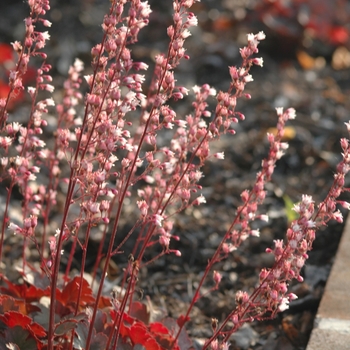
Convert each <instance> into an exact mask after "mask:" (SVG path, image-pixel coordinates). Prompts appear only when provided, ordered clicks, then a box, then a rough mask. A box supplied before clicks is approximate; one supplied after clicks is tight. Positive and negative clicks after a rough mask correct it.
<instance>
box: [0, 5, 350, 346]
mask: <svg viewBox="0 0 350 350" xmlns="http://www.w3.org/2000/svg"><path fill="white" fill-rule="evenodd" d="M150 3H151V5H152V6H154V7H153V9H154V12H153V14H152V17H151V24H150V27H149V30H148V32H147V35H146V33H145V34H141V37H140V41H139V43H138V44H137V45H135V46H134V47H133V54H134V57H135V59H136V60H141V61H146V62H147V63H152V60H153V57H154V55H155V53H156V52H157V51H162V50H165V48H166V45H167V37H166V30H165V28H166V26H167V25H169V23H170V22H169V21H170V19H171V14H170V12H169V9H168V7H170V2H169V4H167V2H157V1H150ZM225 3H226V2H224V1H223V2H220V1H209V0H208V1H202V2H201V3H198V4H196V6H195V8H194V9H193V12H195V13H196V14H197V15H198V18H199V24H200V25H199V26H198V27H197V28H195V29H194V30H193V36H192V37H190V38H189V40H188V41H187V45H186V47H187V48H188V54H189V55H190V56H191V60H189V61H188V62H184V64H183V65H181V66H180V68H179V70H178V73H177V79H178V82H179V83H180V84H183V85H185V86H186V87H191V86H193V85H194V84H203V83H209V84H210V85H212V86H214V87H215V88H216V89H217V90H221V89H222V90H225V89H226V88H227V87H228V85H229V74H228V69H227V67H228V66H232V65H236V64H239V62H240V56H239V47H242V46H244V44H245V40H246V37H245V34H246V33H249V32H252V31H254V32H257V31H260V30H264V31H265V32H267V40H266V42H262V43H261V44H260V48H261V51H260V55H261V56H262V57H263V59H264V67H263V68H260V67H259V68H258V67H256V68H254V69H253V71H252V75H253V77H254V81H253V82H251V83H249V84H248V86H247V92H248V93H250V94H251V95H252V99H251V100H241V101H240V102H239V104H238V108H237V110H239V111H240V112H242V113H244V115H245V117H246V120H245V121H243V122H240V123H239V125H238V127H237V129H236V131H237V134H236V135H235V136H227V137H226V136H224V137H222V139H221V140H220V142H218V143H217V144H216V145H215V146H214V147H217V149H218V150H220V151H224V152H225V160H224V161H219V160H218V161H215V162H211V163H208V164H207V165H206V166H205V169H204V174H205V177H204V179H203V181H202V183H201V185H202V186H203V193H204V194H205V197H206V199H207V204H206V205H205V206H203V207H200V208H198V209H195V210H192V211H190V212H187V213H186V214H187V215H181V216H179V217H178V218H177V221H176V225H175V229H174V233H175V234H177V235H179V236H180V237H181V240H180V241H179V242H176V243H174V245H173V246H172V248H174V249H179V250H180V251H181V253H182V256H181V257H175V256H172V255H169V256H166V257H164V258H162V259H160V260H157V261H156V262H154V263H153V264H150V265H148V266H147V267H145V268H144V269H142V270H141V271H140V276H139V287H140V288H142V289H143V291H144V292H143V295H144V296H149V297H150V299H151V300H152V304H153V305H154V307H155V308H156V309H157V310H158V312H161V311H160V310H163V312H164V314H168V315H170V316H173V317H177V316H178V315H179V314H181V313H183V312H184V311H185V310H186V305H187V304H188V303H189V301H190V299H191V296H192V295H193V291H194V288H195V286H196V285H197V283H198V281H199V278H200V276H201V273H202V272H203V270H204V269H205V266H206V264H207V261H208V259H210V257H211V256H212V254H213V252H214V249H215V248H216V246H217V245H218V243H219V242H220V237H222V235H223V234H224V233H225V230H226V229H227V227H228V226H229V224H230V222H231V220H232V218H233V217H234V215H235V208H236V207H237V206H238V205H239V203H240V197H239V194H240V193H241V192H242V191H243V190H244V189H246V188H250V186H251V185H252V183H253V181H254V179H255V174H256V172H257V171H259V167H260V164H261V160H262V158H263V157H264V156H266V154H267V151H268V144H267V141H266V132H267V131H268V130H270V128H273V127H274V126H275V124H276V122H277V117H276V113H275V107H285V108H288V107H294V108H295V109H296V111H297V119H295V120H294V121H292V122H290V124H289V128H288V135H287V141H288V142H289V149H288V152H287V154H286V155H285V156H284V157H283V158H282V159H281V161H280V162H279V163H278V165H277V167H276V170H275V173H274V176H273V179H272V181H271V183H270V184H269V185H268V188H267V189H268V196H267V199H266V202H265V205H264V207H263V208H262V209H261V213H265V212H266V213H268V214H269V217H270V221H269V222H268V223H267V224H265V225H262V226H260V230H261V235H260V237H259V238H258V237H252V238H250V239H248V240H247V241H246V242H244V244H243V245H242V246H241V248H240V249H239V250H238V251H236V252H234V253H233V254H232V256H231V257H230V258H229V259H228V260H226V261H225V262H223V263H220V264H218V265H217V266H216V267H215V268H216V269H217V270H218V271H220V272H221V273H222V274H223V280H222V282H221V284H220V288H219V290H218V291H216V292H213V293H211V294H210V296H208V297H203V298H202V299H200V300H199V302H198V303H197V305H196V307H195V309H194V311H193V314H192V315H191V323H190V324H189V326H188V327H187V329H188V332H189V334H190V336H191V337H192V339H194V344H195V347H196V348H198V349H200V348H201V344H202V343H203V340H204V339H205V338H207V337H209V336H210V335H211V332H212V331H211V319H212V318H217V319H218V320H219V322H220V320H223V319H224V317H225V315H227V314H228V312H229V311H230V310H232V308H233V307H234V299H235V293H236V291H238V290H247V291H251V290H252V288H254V286H255V284H256V283H257V276H258V274H259V271H260V269H261V268H262V267H269V266H271V265H272V263H273V261H272V260H271V256H270V255H268V254H266V253H265V250H266V248H268V247H271V246H272V245H273V240H274V239H282V238H283V237H284V234H285V232H286V228H287V225H288V218H287V210H286V207H287V205H286V200H287V199H290V200H291V201H292V202H297V201H299V200H300V198H301V195H302V194H310V195H312V196H313V198H314V200H315V201H316V203H318V202H319V201H320V200H322V199H323V198H325V196H326V194H327V191H328V189H329V188H330V185H331V183H332V180H333V174H334V171H335V166H336V164H337V162H338V161H339V159H340V150H341V149H340V146H339V140H340V138H341V137H347V133H346V127H345V126H344V122H347V121H348V119H349V115H348V111H349V110H350V102H349V99H348V98H347V96H348V94H349V90H350V79H349V78H350V70H349V69H348V68H349V67H348V66H344V67H342V68H343V69H335V68H334V67H335V66H334V61H332V58H334V55H333V54H334V50H335V48H334V47H332V46H327V45H326V44H325V45H324V46H325V48H323V52H322V54H321V53H318V52H317V50H313V51H312V52H309V51H307V49H305V48H304V47H303V46H302V41H301V39H300V38H298V36H294V37H292V36H285V37H280V36H278V35H276V34H275V33H273V32H272V31H271V30H269V28H268V27H266V26H264V25H263V24H261V25H259V24H258V23H253V24H252V22H251V21H249V18H248V17H247V21H237V20H235V18H234V17H233V16H232V13H233V12H232V11H234V10H235V9H232V8H229V7H228V6H225ZM168 5H169V6H168ZM0 6H1V7H0V13H1V15H0V16H1V21H0V41H1V42H10V41H13V40H20V38H21V33H22V31H23V21H22V20H23V18H24V17H25V13H26V12H25V11H26V6H25V5H24V4H23V3H22V2H21V1H13V0H12V1H4V0H3V1H2V3H1V5H0ZM107 9H108V1H102V0H95V1H93V0H89V1H86V0H85V1H81V0H71V1H69V0H65V1H63V0H61V1H58V0H56V1H53V2H52V11H51V13H50V14H49V19H50V20H51V21H52V22H53V26H52V28H51V29H50V33H51V36H52V39H51V41H50V45H49V46H48V47H47V53H48V56H49V57H50V60H51V63H52V65H53V67H55V68H54V71H53V75H54V81H56V82H58V83H59V84H60V83H62V81H63V79H64V75H65V74H66V72H67V69H68V67H69V65H70V64H72V62H73V61H74V58H75V57H79V58H81V59H82V60H83V61H84V62H85V63H86V66H87V67H89V63H88V62H89V57H90V48H91V46H92V45H93V44H96V43H97V42H98V41H99V40H100V39H101V36H102V32H101V29H100V23H101V21H102V18H103V14H104V13H105V11H106V10H107ZM236 10H237V9H236ZM269 34H270V37H269ZM276 38H278V40H277V39H276ZM281 42H283V45H281ZM285 47H288V49H285ZM324 51H325V52H324ZM300 52H303V53H304V54H305V55H306V56H305V55H304V56H303V55H300ZM311 54H312V55H311ZM305 57H306V58H305ZM317 58H318V59H317ZM321 58H323V61H322V59H321ZM306 60H308V61H307V63H308V64H309V65H308V66H307V63H306ZM307 67H308V69H305V68H307ZM337 68H338V66H337ZM60 93H61V91H60V90H59V89H58V90H57V92H56V93H55V94H56V96H57V97H58V96H59V95H60ZM190 103H191V100H190V98H188V99H186V100H185V102H184V103H183V105H182V106H180V112H179V113H183V112H184V111H186V110H188V108H189V107H190ZM13 113H15V114H16V113H17V114H21V113H23V110H22V109H21V108H19V109H17V110H14V112H13ZM347 181H348V182H349V180H347ZM3 198H4V197H3V194H2V193H1V192H0V199H1V201H2V200H3ZM19 202H20V201H19V199H18V204H19ZM124 221H125V227H124V228H122V229H125V230H127V228H128V225H130V222H127V220H126V219H125V220H124ZM342 228H343V225H341V224H338V223H333V222H331V223H329V225H328V227H326V228H325V229H324V230H322V231H320V232H318V234H317V239H316V241H315V244H314V247H313V250H312V251H311V252H310V258H309V260H308V262H307V265H306V267H305V269H304V271H303V275H304V278H305V280H304V282H303V283H293V284H291V286H290V289H291V291H292V292H294V293H295V294H297V295H298V296H299V299H297V300H296V301H294V302H292V303H291V305H290V308H289V310H287V311H285V312H284V313H282V314H280V315H279V316H278V318H277V319H275V320H268V321H263V322H254V323H252V324H249V325H245V326H244V327H243V328H242V329H241V330H240V331H238V332H237V333H236V334H235V335H234V336H233V337H232V339H231V340H230V341H231V344H232V346H231V348H230V349H236V350H238V349H239V350H243V349H244V350H248V349H251V350H252V349H254V350H277V349H279V350H297V349H298V350H299V349H305V347H306V344H307V341H308V338H309V334H310V331H311V330H312V327H313V320H314V317H315V314H316V312H317V307H318V304H319V301H320V299H321V297H322V292H323V288H324V286H325V283H326V281H327V277H328V274H329V271H330V269H331V266H332V262H333V260H334V256H335V253H336V251H337V246H338V243H339V240H340V237H341V233H342ZM6 239H7V240H6V242H5V244H12V243H13V237H12V238H11V237H7V238H6ZM90 243H91V244H90V248H89V254H88V256H89V261H88V262H87V264H88V266H92V265H93V262H94V251H96V249H97V248H96V244H97V243H96V242H94V241H92V242H90ZM34 256H35V255H34ZM126 256H127V255H126ZM19 258H20V253H16V252H13V251H11V250H8V251H6V254H5V258H4V263H5V265H9V264H12V265H15V263H16V260H17V259H19ZM76 260H77V261H79V256H78V255H77V256H76ZM114 262H115V264H116V278H115V279H111V280H110V281H109V283H110V286H111V287H112V286H114V285H116V284H118V281H119V280H120V277H119V276H120V271H121V270H122V268H123V267H124V266H125V256H117V257H116V258H115V260H114ZM75 268H79V266H78V264H77V265H76V266H75ZM16 276H17V275H15V274H14V275H13V277H11V276H8V277H9V278H12V279H15V278H16Z"/></svg>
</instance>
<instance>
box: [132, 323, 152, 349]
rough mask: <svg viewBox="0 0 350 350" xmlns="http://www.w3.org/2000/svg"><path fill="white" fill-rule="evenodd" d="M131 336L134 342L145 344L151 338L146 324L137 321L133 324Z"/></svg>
mask: <svg viewBox="0 0 350 350" xmlns="http://www.w3.org/2000/svg"><path fill="white" fill-rule="evenodd" d="M129 337H130V339H131V341H132V342H133V344H143V343H144V342H145V341H146V340H147V339H149V338H150V334H149V333H148V330H147V328H146V326H145V325H144V324H142V323H140V322H137V323H135V324H134V325H133V326H131V328H130V332H129Z"/></svg>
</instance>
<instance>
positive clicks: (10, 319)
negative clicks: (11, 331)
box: [0, 311, 32, 328]
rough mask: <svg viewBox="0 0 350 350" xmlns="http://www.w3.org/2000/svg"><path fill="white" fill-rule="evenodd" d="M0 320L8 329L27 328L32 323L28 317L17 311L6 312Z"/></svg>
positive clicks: (0, 316)
mask: <svg viewBox="0 0 350 350" xmlns="http://www.w3.org/2000/svg"><path fill="white" fill-rule="evenodd" d="M0 319H1V320H2V321H3V322H4V323H5V324H6V325H7V326H9V327H10V328H12V327H15V326H20V327H22V328H27V326H29V325H30V324H31V323H32V319H31V318H30V317H29V316H26V315H23V314H21V313H20V312H17V311H9V312H6V313H5V315H0Z"/></svg>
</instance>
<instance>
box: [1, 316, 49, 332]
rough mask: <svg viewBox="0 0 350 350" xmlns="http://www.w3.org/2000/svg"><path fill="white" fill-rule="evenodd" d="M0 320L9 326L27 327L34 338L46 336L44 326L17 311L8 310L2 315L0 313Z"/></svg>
mask: <svg viewBox="0 0 350 350" xmlns="http://www.w3.org/2000/svg"><path fill="white" fill-rule="evenodd" d="M0 320H1V321H2V322H4V323H5V324H6V325H7V326H8V327H9V328H14V327H21V328H23V329H27V330H28V331H29V332H30V333H31V334H32V335H33V336H34V337H35V338H37V337H44V336H46V331H45V328H43V327H42V326H41V325H40V324H38V323H36V322H33V320H32V319H31V318H30V317H29V316H26V315H23V314H21V313H20V312H17V311H9V312H6V313H5V314H4V315H0Z"/></svg>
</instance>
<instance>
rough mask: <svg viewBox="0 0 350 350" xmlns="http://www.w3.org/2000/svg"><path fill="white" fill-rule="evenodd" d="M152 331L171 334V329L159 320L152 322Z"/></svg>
mask: <svg viewBox="0 0 350 350" xmlns="http://www.w3.org/2000/svg"><path fill="white" fill-rule="evenodd" d="M149 328H150V331H151V333H155V334H169V329H168V328H166V327H165V326H164V325H163V324H161V323H159V322H154V323H151V324H150V327H149Z"/></svg>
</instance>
